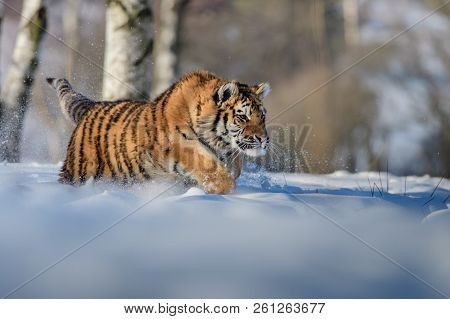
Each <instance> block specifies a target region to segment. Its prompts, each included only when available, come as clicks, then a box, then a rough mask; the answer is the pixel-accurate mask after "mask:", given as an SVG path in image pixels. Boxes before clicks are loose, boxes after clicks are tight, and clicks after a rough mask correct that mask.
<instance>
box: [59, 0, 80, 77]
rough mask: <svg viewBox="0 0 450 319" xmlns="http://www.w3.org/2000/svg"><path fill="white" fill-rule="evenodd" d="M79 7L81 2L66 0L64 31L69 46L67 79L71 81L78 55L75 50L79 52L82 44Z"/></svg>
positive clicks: (67, 48)
mask: <svg viewBox="0 0 450 319" xmlns="http://www.w3.org/2000/svg"><path fill="white" fill-rule="evenodd" d="M78 5H79V0H66V1H65V4H64V13H63V29H64V39H65V42H66V44H68V46H67V47H66V51H67V62H66V77H67V79H68V80H69V81H70V80H72V79H73V70H74V66H75V58H76V54H77V52H76V51H75V50H78V44H79V42H80V41H79V30H80V26H79V14H78V11H79V10H78ZM74 49H75V50H74Z"/></svg>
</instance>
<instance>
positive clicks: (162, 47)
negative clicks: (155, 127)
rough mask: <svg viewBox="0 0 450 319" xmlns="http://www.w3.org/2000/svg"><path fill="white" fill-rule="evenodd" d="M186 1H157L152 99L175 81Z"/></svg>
mask: <svg viewBox="0 0 450 319" xmlns="http://www.w3.org/2000/svg"><path fill="white" fill-rule="evenodd" d="M186 3H187V0H159V1H158V5H157V10H158V14H157V19H158V21H157V22H158V23H157V25H158V30H157V32H156V36H155V48H154V49H153V55H154V61H155V64H154V69H153V83H152V97H155V96H157V95H159V94H160V93H162V92H163V91H164V90H165V89H167V88H168V87H169V86H170V85H171V84H172V83H173V82H174V80H175V77H176V74H177V68H178V44H179V37H180V24H181V18H182V15H183V9H184V7H185V5H186Z"/></svg>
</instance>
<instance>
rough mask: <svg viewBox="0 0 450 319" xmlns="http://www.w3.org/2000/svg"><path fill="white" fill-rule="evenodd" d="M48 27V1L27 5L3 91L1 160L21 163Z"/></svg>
mask: <svg viewBox="0 0 450 319" xmlns="http://www.w3.org/2000/svg"><path fill="white" fill-rule="evenodd" d="M45 26H46V1H45V0H27V1H24V2H23V7H22V18H21V20H20V25H19V30H18V33H17V39H16V43H15V47H14V51H13V54H12V58H11V65H10V67H9V69H8V72H7V74H6V77H5V80H4V85H3V88H2V91H1V110H0V160H7V161H9V162H18V161H19V159H20V153H19V147H20V139H21V135H22V128H23V120H24V117H25V113H26V111H27V109H28V105H29V100H30V96H31V88H32V84H33V80H34V73H35V70H36V68H37V66H38V58H39V49H40V44H41V42H42V37H43V34H44V29H45Z"/></svg>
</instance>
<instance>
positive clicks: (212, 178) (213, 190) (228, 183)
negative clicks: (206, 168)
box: [202, 172, 235, 194]
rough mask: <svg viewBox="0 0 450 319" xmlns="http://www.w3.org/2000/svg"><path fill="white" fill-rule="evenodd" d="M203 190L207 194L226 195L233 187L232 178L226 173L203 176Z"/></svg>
mask: <svg viewBox="0 0 450 319" xmlns="http://www.w3.org/2000/svg"><path fill="white" fill-rule="evenodd" d="M202 186H203V189H204V190H205V192H207V193H209V194H226V193H229V192H230V191H231V190H232V189H233V188H234V186H235V183H234V178H233V177H232V176H231V174H230V173H228V172H223V173H220V174H211V175H208V176H205V179H204V181H203V182H202Z"/></svg>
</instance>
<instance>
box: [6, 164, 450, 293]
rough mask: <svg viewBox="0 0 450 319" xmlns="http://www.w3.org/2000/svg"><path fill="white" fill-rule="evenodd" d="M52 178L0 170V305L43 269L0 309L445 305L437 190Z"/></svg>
mask: <svg viewBox="0 0 450 319" xmlns="http://www.w3.org/2000/svg"><path fill="white" fill-rule="evenodd" d="M58 168H59V166H58V165H41V164H0V201H1V203H2V205H1V210H0V260H1V262H0V295H1V296H6V295H8V294H9V293H10V292H12V291H14V289H15V288H16V287H19V286H20V285H21V284H23V283H25V282H26V281H27V280H29V279H31V278H33V277H34V276H36V275H37V274H39V273H40V272H41V271H42V270H45V269H47V267H49V266H51V265H54V266H53V267H51V268H50V269H47V270H48V271H45V272H44V273H42V275H40V276H38V277H37V278H36V279H34V280H32V281H30V282H29V283H27V284H26V285H24V286H23V287H22V288H21V289H19V290H17V291H15V292H14V293H13V294H11V295H8V297H9V298H50V297H51V298H195V297H204V298H239V297H243V298H275V297H276V298H364V297H365V298H419V297H420V298H441V297H443V296H445V295H447V296H448V295H449V294H450V254H449V253H448V251H449V250H448V247H449V244H450V232H449V229H450V228H449V226H450V209H449V199H448V196H449V194H450V183H449V180H446V179H443V180H442V181H441V180H440V179H439V178H431V177H429V176H422V177H414V176H409V177H407V178H406V191H405V178H404V177H396V176H393V175H390V176H388V177H387V176H386V174H385V173H378V172H366V173H358V174H350V173H347V172H336V173H334V174H331V175H307V174H274V173H267V172H262V171H260V172H253V173H245V174H244V175H243V176H242V177H241V178H240V179H239V180H238V187H237V189H236V190H235V191H234V192H233V193H231V194H228V195H224V196H221V195H208V194H205V193H204V192H203V191H202V190H200V189H198V188H195V187H194V188H190V189H184V188H183V187H181V186H179V185H176V186H174V187H173V186H172V185H171V184H170V183H167V182H163V181H158V182H150V183H148V184H145V185H139V186H134V187H131V188H128V189H122V188H119V187H117V186H113V185H108V184H100V183H95V184H94V183H89V184H88V185H85V186H83V187H80V188H74V187H71V186H68V185H62V184H59V183H58V182H57V174H58ZM369 181H370V182H369ZM387 181H388V182H389V193H388V192H387V184H388V182H387ZM369 183H370V185H371V186H370V187H369ZM375 183H376V185H377V187H378V188H380V191H378V189H377V188H376V187H374V186H373V185H374V184H375ZM439 183H440V184H439ZM438 184H439V186H438V187H437V188H436V186H437V185H438ZM168 188H169V190H168V191H166V192H165V190H167V189H168ZM373 188H375V191H374V192H373V195H372V190H371V189H373ZM435 188H436V190H435ZM431 194H432V196H431V197H430V195H431ZM155 196H158V197H157V198H156V199H155V200H153V201H150V200H151V199H152V198H154V197H155ZM149 201H150V202H149ZM147 202H148V203H147ZM146 203H147V204H146ZM144 204H145V205H144ZM143 205H144V206H143ZM142 206H143V207H142ZM139 207H142V208H140V209H138V210H137V211H135V210H136V209H137V208H139ZM105 230H106V231H105ZM98 234H101V235H100V236H97V235H98ZM96 236H97V237H96ZM94 237H95V238H94ZM91 239H92V241H90V242H88V241H89V240H91ZM83 244H85V246H83V247H81V248H80V249H79V250H76V251H74V250H75V249H77V248H78V247H80V246H82V245H83ZM71 252H73V254H71ZM68 254H69V255H68ZM65 256H66V257H67V258H63V257H65ZM61 259H63V260H62V261H61V262H60V263H57V264H55V263H56V262H57V261H59V260H61ZM388 259H391V261H389V260H388ZM402 267H403V268H402ZM414 276H416V277H417V278H415V277H414ZM430 286H431V287H430Z"/></svg>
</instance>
